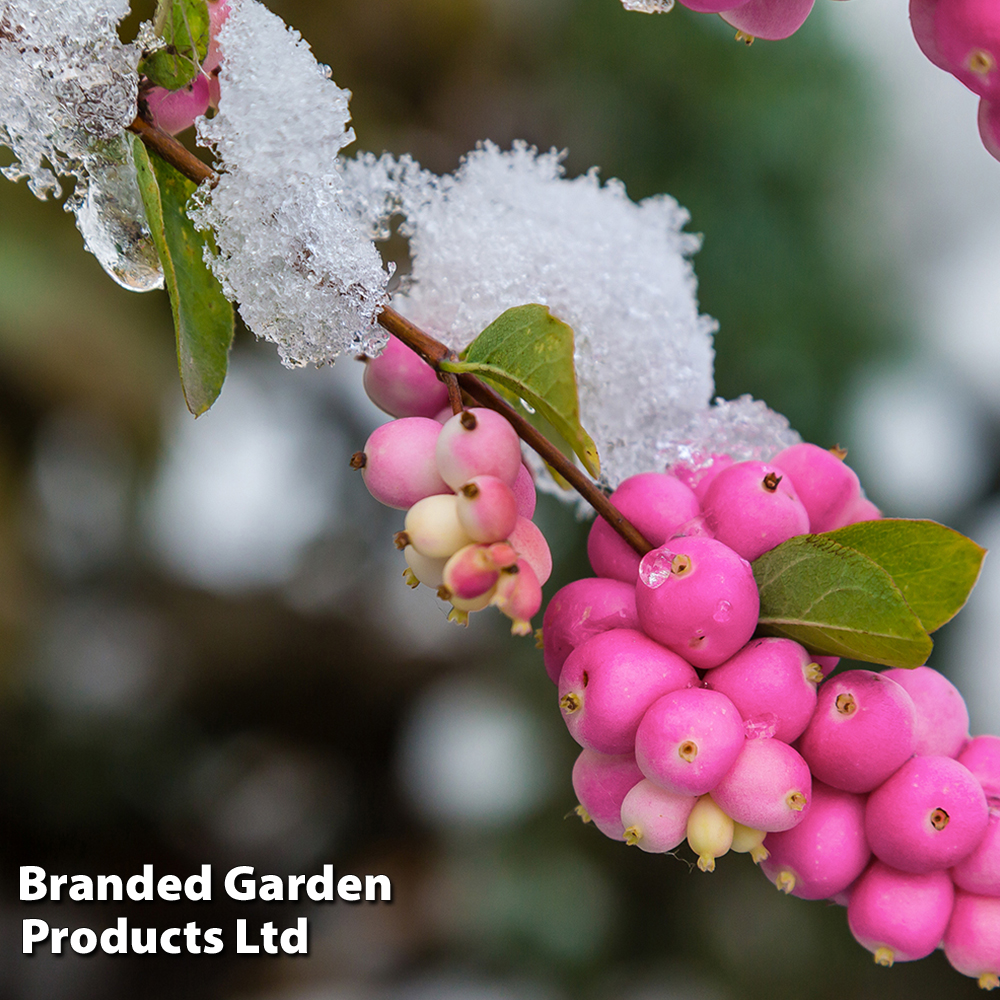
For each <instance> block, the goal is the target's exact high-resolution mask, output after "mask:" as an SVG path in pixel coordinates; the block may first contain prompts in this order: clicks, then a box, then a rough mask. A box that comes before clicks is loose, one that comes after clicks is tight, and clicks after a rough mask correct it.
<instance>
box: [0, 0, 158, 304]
mask: <svg viewBox="0 0 1000 1000" xmlns="http://www.w3.org/2000/svg"><path fill="white" fill-rule="evenodd" d="M128 12H129V2H128V0H110V2H109V0H33V2H31V3H27V2H25V0H6V2H5V3H3V4H0V81H2V82H3V86H0V145H4V146H9V147H10V148H11V150H12V151H13V153H14V157H15V160H14V162H13V163H12V164H10V165H9V166H7V167H5V168H3V170H2V171H0V173H3V174H4V176H5V177H7V178H8V179H9V180H13V181H17V180H21V179H22V178H27V180H28V187H29V188H30V189H31V191H32V192H33V193H34V194H35V195H37V196H38V197H39V198H46V197H48V196H49V195H55V196H59V195H60V194H61V193H62V189H61V187H60V184H59V181H58V179H57V178H58V177H60V176H61V177H75V178H76V186H75V188H74V191H73V194H72V196H71V197H70V198H69V199H68V201H67V203H66V209H67V211H72V212H73V213H74V214H75V215H76V222H77V226H78V228H79V229H80V232H81V233H82V235H83V238H84V242H85V244H86V246H87V249H88V250H89V251H90V252H91V253H93V254H94V256H95V257H97V259H98V260H99V261H100V263H101V266H102V267H103V268H104V269H105V270H106V271H107V272H108V274H109V275H111V277H112V278H114V279H115V281H117V282H118V283H119V284H120V285H122V286H123V287H125V288H129V289H132V290H134V291H147V290H149V289H151V288H159V287H161V286H162V284H163V278H162V274H161V272H160V269H159V259H158V257H157V255H156V250H155V248H154V247H153V243H152V240H151V238H150V235H149V228H148V226H147V225H146V216H145V212H144V210H143V207H142V199H141V196H140V194H139V188H138V184H137V183H136V176H135V165H134V164H133V162H132V146H131V139H130V138H129V137H128V136H127V135H126V134H125V127H126V126H127V125H128V124H129V122H131V121H132V119H133V118H134V117H135V114H136V100H137V95H138V82H139V78H138V73H137V72H136V67H137V65H138V61H139V54H140V50H141V43H139V42H136V43H133V44H130V45H124V44H122V42H121V41H119V39H118V34H117V26H118V22H119V21H120V20H121V19H122V18H123V17H125V15H126V14H128Z"/></svg>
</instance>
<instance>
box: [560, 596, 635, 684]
mask: <svg viewBox="0 0 1000 1000" xmlns="http://www.w3.org/2000/svg"><path fill="white" fill-rule="evenodd" d="M612 628H629V629H638V628H639V617H638V615H637V614H636V610H635V587H630V586H629V585H628V584H627V583H622V581H621V580H607V579H604V578H603V577H585V578H584V579H582V580H574V581H573V582H572V583H568V584H567V585H566V586H565V587H563V588H562V589H561V590H558V591H556V593H555V594H554V595H553V597H552V598H551V600H550V601H549V604H548V607H547V608H546V609H545V617H544V618H543V619H542V642H543V649H544V651H545V670H546V672H547V673H548V675H549V678H550V679H551V680H552V683H553V684H558V683H559V672H560V671H561V670H562V665H563V662H564V661H565V659H566V657H567V656H569V654H570V653H571V652H572V651H573V650H574V649H575V648H576V647H577V646H579V645H580V644H581V643H583V642H585V641H586V640H587V639H589V638H590V637H591V636H592V635H597V634H598V633H599V632H607V631H608V629H612Z"/></svg>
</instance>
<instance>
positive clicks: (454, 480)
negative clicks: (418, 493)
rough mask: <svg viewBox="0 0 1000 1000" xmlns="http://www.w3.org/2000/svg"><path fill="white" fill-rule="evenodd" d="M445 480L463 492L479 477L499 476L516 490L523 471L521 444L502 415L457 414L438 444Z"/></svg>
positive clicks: (487, 412)
mask: <svg viewBox="0 0 1000 1000" xmlns="http://www.w3.org/2000/svg"><path fill="white" fill-rule="evenodd" d="M435 454H436V457H437V466H438V472H440V473H441V478H442V479H443V480H444V481H445V482H446V483H447V484H448V485H449V486H450V487H451V488H452V489H453V490H457V489H460V488H461V487H462V486H463V485H464V484H465V483H467V482H468V481H469V480H470V479H472V478H474V477H475V476H496V477H497V478H498V479H502V480H503V481H504V482H505V483H506V484H507V485H508V486H513V485H514V481H515V480H516V479H517V476H518V472H519V471H520V469H521V441H520V438H518V436H517V433H516V432H515V430H514V428H513V427H511V425H510V424H509V423H507V421H506V420H505V419H504V418H503V417H502V416H500V414H499V413H496V412H494V411H493V410H487V409H485V408H474V409H471V410H463V411H462V412H461V413H456V414H455V415H454V416H453V417H452V418H451V419H450V420H449V421H448V422H447V423H446V424H445V425H444V426H443V427H442V428H441V434H440V436H439V437H438V440H437V449H436V452H435Z"/></svg>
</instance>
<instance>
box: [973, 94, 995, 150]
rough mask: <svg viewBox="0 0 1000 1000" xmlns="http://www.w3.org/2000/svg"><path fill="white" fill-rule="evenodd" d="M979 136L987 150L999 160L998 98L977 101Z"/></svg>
mask: <svg viewBox="0 0 1000 1000" xmlns="http://www.w3.org/2000/svg"><path fill="white" fill-rule="evenodd" d="M977 121H978V124H979V136H980V138H981V139H982V140H983V145H984V146H985V147H986V150H987V152H988V153H989V154H990V156H992V157H993V158H994V159H996V160H1000V100H998V99H995V98H994V99H987V98H985V97H984V98H982V99H981V100H980V102H979V114H978V118H977Z"/></svg>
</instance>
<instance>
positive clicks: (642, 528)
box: [587, 472, 701, 584]
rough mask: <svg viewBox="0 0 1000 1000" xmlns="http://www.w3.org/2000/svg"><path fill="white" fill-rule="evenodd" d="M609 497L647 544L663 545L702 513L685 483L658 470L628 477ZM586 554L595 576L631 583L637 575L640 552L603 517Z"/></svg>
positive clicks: (591, 538) (591, 530)
mask: <svg viewBox="0 0 1000 1000" xmlns="http://www.w3.org/2000/svg"><path fill="white" fill-rule="evenodd" d="M609 499H610V501H611V503H612V504H613V505H614V506H615V507H616V508H617V509H618V510H620V511H621V512H622V514H623V515H624V516H625V517H626V519H628V520H629V521H631V522H632V524H633V525H635V527H636V528H637V529H638V531H639V534H641V535H642V537H643V538H645V539H646V541H647V542H649V543H650V545H662V544H663V543H664V542H665V541H666V540H667V539H668V538H670V537H671V536H672V535H674V534H675V533H676V532H678V530H679V529H680V528H681V527H682V525H684V524H686V523H687V522H688V521H691V520H692V519H694V518H696V517H698V515H699V514H700V512H701V511H700V508H699V506H698V499H697V497H695V495H694V493H692V492H691V490H690V489H688V487H687V486H685V485H684V484H683V483H682V482H681V481H680V480H679V479H676V478H675V477H674V476H671V475H667V474H666V473H659V472H644V473H641V474H640V475H637V476H630V477H629V478H628V479H626V480H625V481H624V482H623V483H622V484H621V485H620V486H619V487H618V489H616V490H615V491H614V493H612V494H611V496H610V498H609ZM587 556H588V558H589V559H590V565H591V566H592V567H593V569H594V572H595V573H596V574H597V575H598V576H609V577H613V578H614V579H616V580H624V581H625V582H626V583H632V584H634V583H635V581H636V579H637V578H638V576H639V554H638V553H637V552H636V551H635V549H633V548H632V546H631V545H629V544H628V542H626V541H625V539H624V538H622V537H621V535H619V534H618V532H617V531H615V530H614V528H612V527H611V525H610V524H608V522H607V521H605V520H604V518H603V517H598V518H597V519H596V520H595V521H594V524H593V526H592V527H591V529H590V535H589V536H588V538H587Z"/></svg>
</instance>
